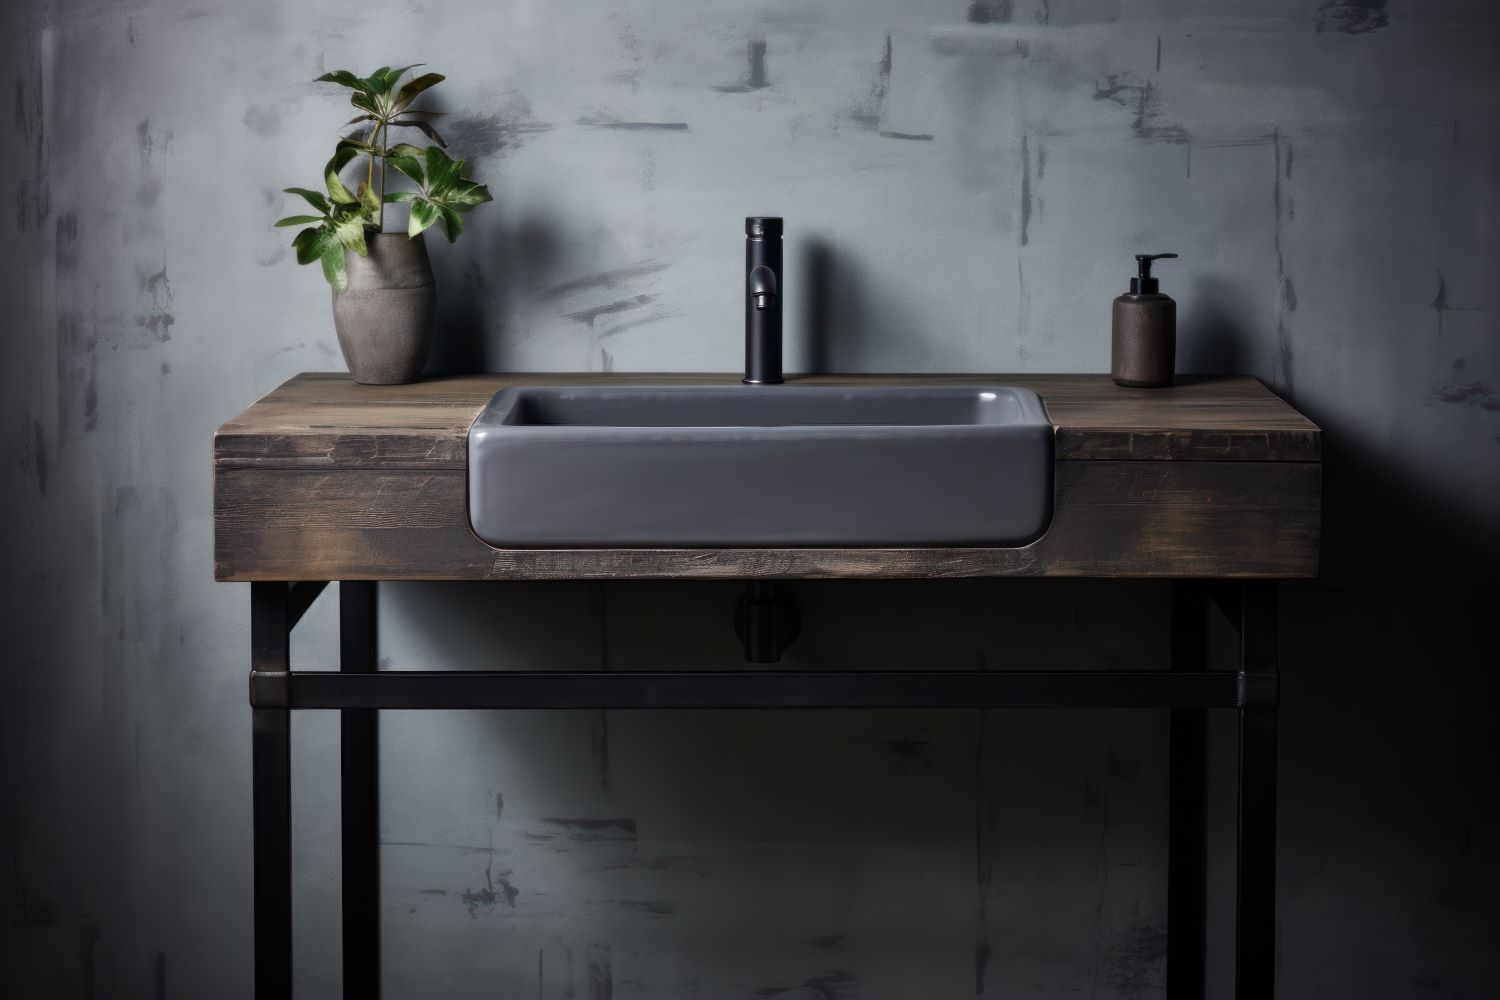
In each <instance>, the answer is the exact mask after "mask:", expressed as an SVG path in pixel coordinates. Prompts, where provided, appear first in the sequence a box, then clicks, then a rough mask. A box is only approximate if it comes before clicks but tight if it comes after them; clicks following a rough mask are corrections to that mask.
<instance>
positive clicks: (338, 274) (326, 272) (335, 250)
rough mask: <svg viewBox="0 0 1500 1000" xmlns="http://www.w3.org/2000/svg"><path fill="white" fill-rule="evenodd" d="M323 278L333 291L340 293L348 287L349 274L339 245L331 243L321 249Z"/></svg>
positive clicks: (341, 246)
mask: <svg viewBox="0 0 1500 1000" xmlns="http://www.w3.org/2000/svg"><path fill="white" fill-rule="evenodd" d="M321 259H322V261H323V277H325V278H327V279H328V283H329V284H330V285H332V286H333V287H334V288H335V289H337V290H338V291H340V292H342V291H343V290H344V289H346V288H348V287H349V274H348V272H347V271H346V269H345V266H344V247H343V244H341V243H335V242H331V243H329V244H328V246H326V247H324V248H323V253H322V258H321Z"/></svg>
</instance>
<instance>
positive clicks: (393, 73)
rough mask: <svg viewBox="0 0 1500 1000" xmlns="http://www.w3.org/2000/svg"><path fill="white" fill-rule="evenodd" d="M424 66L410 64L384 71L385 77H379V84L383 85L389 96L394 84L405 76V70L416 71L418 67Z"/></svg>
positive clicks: (422, 64) (421, 64)
mask: <svg viewBox="0 0 1500 1000" xmlns="http://www.w3.org/2000/svg"><path fill="white" fill-rule="evenodd" d="M424 65H426V64H425V63H411V64H410V65H408V66H402V67H401V68H400V69H388V70H386V71H385V75H384V76H383V77H381V80H380V82H381V83H383V84H385V92H386V93H387V94H389V93H390V92H391V90H392V89H393V88H394V87H395V86H396V83H397V82H398V81H399V80H400V79H401V78H402V77H403V76H405V75H406V71H407V70H409V69H416V68H417V67H418V66H424Z"/></svg>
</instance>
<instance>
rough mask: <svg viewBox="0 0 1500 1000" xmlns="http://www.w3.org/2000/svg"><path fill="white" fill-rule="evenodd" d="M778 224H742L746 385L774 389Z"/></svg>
mask: <svg viewBox="0 0 1500 1000" xmlns="http://www.w3.org/2000/svg"><path fill="white" fill-rule="evenodd" d="M781 285H782V279H781V220H780V219H779V218H770V217H766V216H752V217H750V218H747V219H746V220H745V378H744V380H743V381H744V382H745V384H746V385H777V384H780V383H781V382H782V381H784V379H783V378H782V374H781V302H782V299H783V295H782V293H781Z"/></svg>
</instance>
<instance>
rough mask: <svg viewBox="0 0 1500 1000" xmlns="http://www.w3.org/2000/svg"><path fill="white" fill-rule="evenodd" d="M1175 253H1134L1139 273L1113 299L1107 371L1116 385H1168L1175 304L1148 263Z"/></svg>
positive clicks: (1173, 364) (1172, 367)
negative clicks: (1162, 288) (1113, 308)
mask: <svg viewBox="0 0 1500 1000" xmlns="http://www.w3.org/2000/svg"><path fill="white" fill-rule="evenodd" d="M1176 256H1177V255H1176V254H1175V253H1138V254H1136V255H1135V262H1136V266H1137V267H1138V268H1139V271H1140V273H1139V275H1137V276H1136V277H1134V278H1131V279H1130V291H1128V292H1126V293H1125V294H1124V295H1121V296H1120V297H1119V298H1117V299H1115V312H1114V322H1113V325H1112V327H1111V335H1110V344H1111V360H1110V374H1111V375H1112V376H1114V380H1115V384H1116V385H1123V386H1129V387H1130V388H1132V389H1154V388H1157V387H1159V386H1167V385H1171V384H1172V375H1173V374H1174V373H1175V372H1176V369H1177V303H1176V302H1173V301H1172V299H1171V297H1170V296H1167V295H1163V294H1161V292H1160V291H1158V289H1159V288H1160V287H1161V286H1160V283H1159V282H1158V281H1157V280H1156V279H1155V278H1153V277H1151V262H1152V261H1153V260H1161V259H1162V258H1163V257H1176Z"/></svg>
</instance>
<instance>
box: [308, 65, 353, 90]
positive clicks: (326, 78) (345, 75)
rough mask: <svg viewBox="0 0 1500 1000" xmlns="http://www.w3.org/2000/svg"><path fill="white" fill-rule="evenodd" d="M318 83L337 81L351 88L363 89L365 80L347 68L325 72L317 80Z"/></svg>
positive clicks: (340, 84) (342, 85)
mask: <svg viewBox="0 0 1500 1000" xmlns="http://www.w3.org/2000/svg"><path fill="white" fill-rule="evenodd" d="M315 82H317V83H336V84H338V85H339V86H341V87H348V88H349V89H350V90H363V89H364V85H365V81H363V80H361V79H360V78H359V77H357V76H355V75H354V74H353V73H351V72H349V71H348V70H347V69H336V70H334V71H332V72H331V73H324V74H323V75H322V76H320V77H318V78H317V80H316V81H315Z"/></svg>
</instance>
